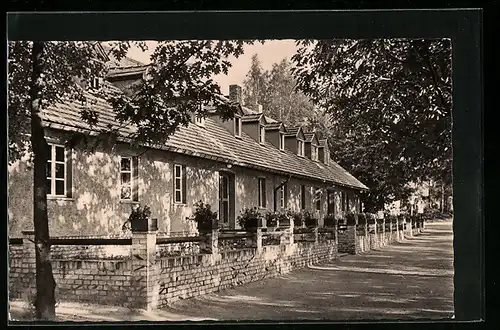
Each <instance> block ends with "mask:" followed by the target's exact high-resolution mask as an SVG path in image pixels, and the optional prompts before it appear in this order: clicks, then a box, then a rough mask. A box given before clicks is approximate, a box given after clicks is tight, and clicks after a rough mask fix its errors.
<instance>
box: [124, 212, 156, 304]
mask: <svg viewBox="0 0 500 330" xmlns="http://www.w3.org/2000/svg"><path fill="white" fill-rule="evenodd" d="M152 220H153V221H152ZM154 220H155V219H148V225H147V226H146V227H147V228H136V229H134V228H133V229H132V250H131V251H132V277H131V281H132V283H131V295H130V296H129V304H130V305H131V307H132V308H139V309H146V310H148V311H151V310H155V309H156V308H158V295H159V282H158V276H159V273H158V267H157V265H156V234H157V226H156V223H155V222H156V221H154Z"/></svg>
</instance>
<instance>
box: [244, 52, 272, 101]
mask: <svg viewBox="0 0 500 330" xmlns="http://www.w3.org/2000/svg"><path fill="white" fill-rule="evenodd" d="M267 83H268V81H267V73H266V72H265V71H264V69H263V68H262V63H261V62H260V60H259V56H258V55H257V54H253V55H252V63H251V64H250V69H249V70H248V73H247V75H246V78H245V80H244V81H243V103H244V104H245V105H246V106H248V107H250V108H255V107H256V106H257V104H261V105H264V104H267V103H268V98H267V95H266V91H267Z"/></svg>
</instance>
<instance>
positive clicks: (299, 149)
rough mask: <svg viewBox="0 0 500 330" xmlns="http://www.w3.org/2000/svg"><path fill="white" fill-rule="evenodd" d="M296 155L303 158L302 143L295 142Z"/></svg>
mask: <svg viewBox="0 0 500 330" xmlns="http://www.w3.org/2000/svg"><path fill="white" fill-rule="evenodd" d="M297 155H299V156H304V141H302V140H298V141H297Z"/></svg>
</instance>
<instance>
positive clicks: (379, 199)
mask: <svg viewBox="0 0 500 330" xmlns="http://www.w3.org/2000/svg"><path fill="white" fill-rule="evenodd" d="M298 46H299V50H298V52H297V54H296V55H294V56H293V57H292V61H293V62H294V64H295V67H294V68H293V73H294V76H295V77H296V79H297V87H298V89H299V90H300V91H302V92H303V93H304V94H305V95H307V96H308V97H310V98H311V100H312V101H313V102H314V103H315V105H317V106H318V107H320V108H321V109H324V110H325V112H326V113H327V115H328V119H329V121H330V122H331V125H330V127H328V128H324V131H327V132H328V131H329V133H330V135H329V146H330V150H331V151H332V156H333V157H334V158H335V159H336V160H337V161H338V162H339V163H340V165H341V166H343V167H345V168H346V169H347V170H349V171H350V172H351V173H352V174H353V175H355V176H356V177H357V178H359V179H360V180H361V181H362V182H363V183H365V184H366V185H367V186H368V187H369V188H370V189H371V191H370V193H369V194H368V195H366V196H364V202H365V206H366V208H367V210H371V211H375V210H378V209H381V208H383V206H384V204H385V203H387V202H389V201H391V200H393V199H402V198H405V197H406V196H408V194H409V193H410V189H409V188H408V187H407V186H406V183H407V182H409V181H417V180H418V179H426V178H431V177H432V178H434V179H436V180H438V181H444V182H450V181H451V159H452V157H451V156H452V154H451V43H450V41H449V40H444V39H443V40H395V39H394V40H328V41H325V40H322V41H309V40H305V41H299V42H298Z"/></svg>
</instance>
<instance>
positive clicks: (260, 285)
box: [11, 221, 453, 321]
mask: <svg viewBox="0 0 500 330" xmlns="http://www.w3.org/2000/svg"><path fill="white" fill-rule="evenodd" d="M452 240H453V234H452V223H451V222H450V221H446V222H435V223H429V224H428V225H427V228H426V231H425V233H422V234H421V235H419V236H416V237H413V238H409V239H407V240H406V241H404V242H401V243H395V244H393V245H390V246H387V247H385V248H383V249H382V250H379V251H371V252H369V253H366V254H363V255H357V256H352V255H346V256H342V257H340V258H339V259H337V260H334V261H332V262H331V263H329V264H322V265H315V266H312V267H310V268H306V269H301V270H296V271H294V272H292V273H290V274H287V275H284V276H280V277H278V278H274V279H269V280H266V281H262V282H257V283H251V284H248V285H245V286H242V287H237V288H233V289H228V290H224V291H220V292H217V293H213V294H210V295H206V296H203V297H198V298H192V299H187V300H182V301H179V302H176V303H174V304H173V305H171V306H170V307H169V308H166V309H164V310H161V311H158V312H155V313H141V314H137V313H133V312H131V311H129V310H127V309H123V308H117V307H105V306H92V305H82V304H74V303H62V304H61V305H60V306H59V308H58V310H57V313H58V315H59V316H60V319H61V320H75V321H76V320H88V321H98V320H102V321H121V320H123V321H125V320H129V321H130V320H141V319H143V320H145V319H147V320H155V321H160V320H171V321H180V320H191V321H198V320H373V319H387V320H394V319H408V320H410V319H420V318H430V319H449V318H451V317H452V315H453V247H452ZM21 311H22V306H20V305H19V303H18V302H15V303H12V304H11V313H12V315H13V317H16V315H17V316H18V315H20V314H22V313H21Z"/></svg>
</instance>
